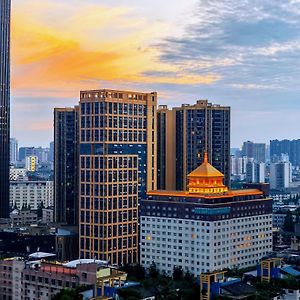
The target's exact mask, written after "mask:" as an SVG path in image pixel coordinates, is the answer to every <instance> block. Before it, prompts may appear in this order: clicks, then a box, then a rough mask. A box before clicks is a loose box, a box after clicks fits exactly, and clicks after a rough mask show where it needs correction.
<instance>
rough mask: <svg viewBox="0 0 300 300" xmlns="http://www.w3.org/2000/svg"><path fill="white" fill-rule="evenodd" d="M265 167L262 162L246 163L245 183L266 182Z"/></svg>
mask: <svg viewBox="0 0 300 300" xmlns="http://www.w3.org/2000/svg"><path fill="white" fill-rule="evenodd" d="M265 170H266V165H265V163H263V162H248V163H247V165H246V181H247V182H250V183H264V182H265V181H266V172H265Z"/></svg>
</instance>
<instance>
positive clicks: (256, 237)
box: [140, 157, 272, 276]
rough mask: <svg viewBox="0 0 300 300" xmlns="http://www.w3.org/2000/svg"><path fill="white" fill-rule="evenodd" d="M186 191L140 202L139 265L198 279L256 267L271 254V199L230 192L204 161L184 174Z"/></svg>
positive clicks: (153, 193)
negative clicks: (217, 272) (207, 274)
mask: <svg viewBox="0 0 300 300" xmlns="http://www.w3.org/2000/svg"><path fill="white" fill-rule="evenodd" d="M188 179H189V185H188V191H187V192H180V191H150V192H148V198H147V199H146V200H142V202H141V216H140V217H141V221H140V224H141V226H140V240H141V249H140V262H141V264H142V265H143V266H144V267H150V265H151V264H152V262H154V263H155V264H156V266H157V268H158V269H159V270H160V271H161V272H167V273H168V274H172V272H173V269H174V267H176V266H177V267H178V266H181V267H182V268H183V270H184V271H190V272H191V273H192V274H193V275H195V276H199V274H200V273H203V272H212V271H214V270H220V269H224V268H233V267H239V268H245V267H249V266H254V265H256V264H257V262H258V261H259V260H260V259H261V258H262V257H263V256H264V255H266V254H267V253H268V252H270V251H272V199H271V198H269V197H268V196H267V195H266V194H264V192H263V191H262V190H259V189H244V190H228V188H227V187H226V186H225V185H224V184H223V179H224V175H223V174H222V173H220V172H219V171H218V170H217V169H215V168H214V167H212V166H211V165H210V164H209V163H208V161H207V158H206V157H205V158H204V162H203V164H202V165H201V166H199V167H198V168H197V169H196V170H194V171H193V172H192V173H190V174H189V175H188Z"/></svg>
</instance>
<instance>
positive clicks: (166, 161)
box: [157, 100, 230, 190]
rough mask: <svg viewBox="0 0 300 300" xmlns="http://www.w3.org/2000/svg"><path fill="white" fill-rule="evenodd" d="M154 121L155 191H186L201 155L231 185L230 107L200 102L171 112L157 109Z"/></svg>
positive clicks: (162, 107) (163, 108)
mask: <svg viewBox="0 0 300 300" xmlns="http://www.w3.org/2000/svg"><path fill="white" fill-rule="evenodd" d="M157 118H158V130H157V136H158V151H157V155H158V166H157V170H158V180H157V181H158V189H167V190H186V189H187V175H188V174H189V173H190V172H192V171H193V170H194V169H195V168H197V166H199V165H200V164H201V162H202V160H203V156H202V154H203V153H204V151H207V152H208V155H209V157H210V158H211V162H212V164H213V165H214V167H216V168H217V169H218V170H219V171H220V172H222V173H223V174H224V175H225V184H226V185H227V186H229V185H230V107H227V106H221V105H217V104H212V103H209V102H208V101H207V100H199V101H197V103H196V104H194V105H182V106H181V107H175V108H173V109H172V110H168V108H167V107H166V106H160V107H159V109H158V116H157ZM164 153H165V155H164ZM175 174H176V177H175Z"/></svg>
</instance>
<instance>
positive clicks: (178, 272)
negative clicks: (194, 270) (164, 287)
mask: <svg viewBox="0 0 300 300" xmlns="http://www.w3.org/2000/svg"><path fill="white" fill-rule="evenodd" d="M173 279H174V280H175V281H179V280H182V279H183V270H182V267H181V266H179V267H177V266H175V267H174V269H173Z"/></svg>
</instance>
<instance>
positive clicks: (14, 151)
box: [10, 138, 19, 164]
mask: <svg viewBox="0 0 300 300" xmlns="http://www.w3.org/2000/svg"><path fill="white" fill-rule="evenodd" d="M18 160H19V147H18V141H17V140H16V139H15V138H11V139H10V162H11V163H12V164H15V163H16V162H17V161H18Z"/></svg>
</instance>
